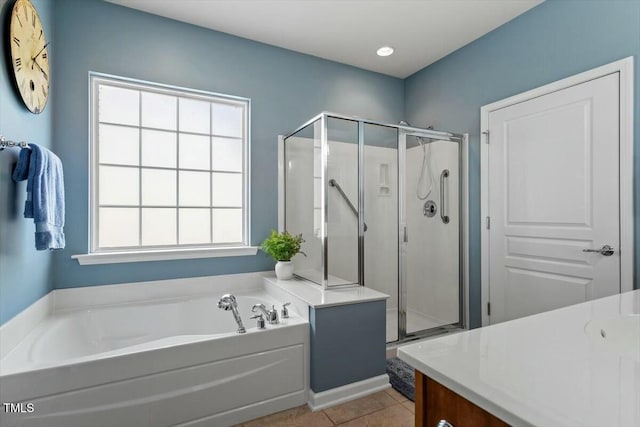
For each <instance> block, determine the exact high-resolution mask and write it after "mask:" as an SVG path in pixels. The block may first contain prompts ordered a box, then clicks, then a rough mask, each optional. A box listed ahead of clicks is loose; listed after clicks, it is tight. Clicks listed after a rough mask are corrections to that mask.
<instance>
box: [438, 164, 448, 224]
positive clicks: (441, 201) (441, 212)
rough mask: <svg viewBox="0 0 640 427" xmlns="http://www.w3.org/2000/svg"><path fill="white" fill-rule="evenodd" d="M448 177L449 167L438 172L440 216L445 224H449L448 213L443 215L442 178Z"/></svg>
mask: <svg viewBox="0 0 640 427" xmlns="http://www.w3.org/2000/svg"><path fill="white" fill-rule="evenodd" d="M445 178H449V169H444V170H443V171H442V173H441V174H440V218H442V222H444V223H445V224H449V215H445V214H444V212H445V210H444V208H445V204H444V201H445V200H444V179H445Z"/></svg>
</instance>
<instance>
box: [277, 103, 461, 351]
mask: <svg viewBox="0 0 640 427" xmlns="http://www.w3.org/2000/svg"><path fill="white" fill-rule="evenodd" d="M330 118H334V119H341V120H347V121H351V122H354V123H356V124H357V128H358V203H357V208H358V282H359V283H358V284H359V285H360V286H365V282H366V278H365V265H364V263H365V260H364V238H365V231H364V228H365V221H364V217H365V212H364V204H365V194H364V193H365V191H364V185H365V183H364V147H365V137H364V127H365V125H375V126H381V127H388V128H392V129H396V131H397V141H396V142H397V147H398V168H397V172H398V261H397V262H398V286H397V291H398V310H397V315H398V339H397V340H395V341H391V342H389V343H400V342H403V341H410V340H414V339H418V338H421V337H425V336H429V335H433V334H436V333H439V332H441V331H443V330H448V329H456V328H466V324H467V321H468V319H467V310H466V306H467V305H468V303H467V299H468V295H467V294H466V290H467V286H466V278H467V275H468V268H467V264H466V254H465V253H466V251H467V241H466V239H467V233H466V231H467V215H466V206H467V205H466V200H465V199H464V198H465V197H467V194H466V188H467V183H466V180H467V179H468V178H467V168H466V167H467V163H466V156H467V154H466V153H467V150H468V135H467V134H457V133H451V132H442V131H437V130H433V129H425V128H418V127H413V126H408V125H399V124H390V123H383V122H379V121H376V120H369V119H363V118H360V117H353V116H348V115H344V114H339V113H332V112H328V111H323V112H321V113H320V114H318V115H316V116H314V117H312V118H311V119H309V120H307V121H306V122H305V123H303V124H302V125H300V126H299V127H298V128H296V129H295V130H294V131H292V132H289V133H288V134H287V135H285V136H284V137H283V138H282V140H283V144H284V146H283V156H284V164H285V165H286V140H287V138H289V137H291V136H294V135H295V134H296V133H298V132H299V131H301V130H303V129H304V128H306V127H307V126H309V125H311V124H314V123H316V122H317V123H318V124H319V127H320V152H321V163H320V171H321V201H320V204H321V206H322V210H321V220H320V222H321V224H322V227H321V237H320V240H321V246H322V249H321V254H322V269H323V271H322V273H323V280H322V282H323V283H322V284H320V286H322V287H323V288H324V289H334V288H342V287H345V286H354V284H347V285H329V265H328V258H329V256H328V255H329V253H328V243H329V242H328V228H329V222H328V215H327V214H328V209H329V206H328V192H329V179H328V150H327V147H328V121H329V119H330ZM407 136H419V137H423V138H430V139H436V140H443V141H448V142H451V143H457V144H458V175H459V179H458V200H459V202H458V218H459V220H458V226H459V232H458V254H459V255H458V260H459V261H458V276H459V280H458V286H459V288H458V295H459V297H458V322H455V323H451V324H447V325H443V326H438V327H435V328H430V329H425V330H420V331H416V332H412V333H407V328H406V321H407V282H406V281H407V277H406V276H407V273H406V268H407V260H406V258H407V256H406V242H405V237H406V176H405V175H406V143H407ZM283 178H284V179H283V181H284V182H283V206H282V207H283V211H284V216H283V226H284V227H285V228H286V185H287V179H286V167H285V168H284V177H283ZM296 276H297V275H296ZM297 277H300V276H297ZM301 278H302V279H305V278H304V277H301ZM305 280H308V279H305Z"/></svg>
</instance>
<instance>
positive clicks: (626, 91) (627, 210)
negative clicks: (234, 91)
mask: <svg viewBox="0 0 640 427" xmlns="http://www.w3.org/2000/svg"><path fill="white" fill-rule="evenodd" d="M612 73H620V291H621V292H627V291H631V290H633V277H634V266H633V264H634V258H633V252H634V247H633V241H634V234H633V121H634V117H633V78H634V75H633V56H629V57H627V58H624V59H621V60H619V61H615V62H612V63H610V64H606V65H603V66H601V67H597V68H594V69H592V70H589V71H585V72H583V73H580V74H576V75H574V76H571V77H567V78H565V79H562V80H558V81H556V82H553V83H549V84H547V85H544V86H540V87H538V88H535V89H532V90H529V91H527V92H523V93H520V94H518V95H515V96H512V97H509V98H505V99H502V100H500V101H496V102H494V103H491V104H488V105H484V106H482V107H481V108H480V131H481V132H484V131H486V130H488V128H489V114H490V113H491V112H492V111H496V110H499V109H501V108H505V107H509V106H511V105H514V104H518V103H521V102H525V101H528V100H530V99H533V98H537V97H540V96H543V95H546V94H549V93H552V92H557V91H559V90H562V89H566V88H568V87H571V86H575V85H578V84H581V83H584V82H587V81H590V80H594V79H597V78H600V77H603V76H606V75H609V74H612ZM481 135H482V133H481ZM484 142H485V141H481V142H480V171H481V177H480V183H481V184H480V188H481V190H480V191H481V192H480V194H481V196H480V218H481V221H482V225H481V227H480V229H481V257H482V286H481V311H482V325H483V326H485V325H488V324H489V316H488V315H487V310H486V306H487V303H488V302H489V267H488V266H489V234H488V232H487V228H486V226H485V223H484V221H485V218H486V217H487V216H488V215H489V199H488V196H489V187H488V186H489V182H488V181H489V147H488V145H487V144H485V143H484Z"/></svg>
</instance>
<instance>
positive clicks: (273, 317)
mask: <svg viewBox="0 0 640 427" xmlns="http://www.w3.org/2000/svg"><path fill="white" fill-rule="evenodd" d="M278 323H280V321H279V320H278V310H277V309H276V306H275V305H272V306H271V310H269V324H270V325H277V324H278Z"/></svg>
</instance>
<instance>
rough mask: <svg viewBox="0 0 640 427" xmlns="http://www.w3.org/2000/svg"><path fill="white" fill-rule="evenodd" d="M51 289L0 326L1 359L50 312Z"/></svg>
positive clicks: (51, 302)
mask: <svg viewBox="0 0 640 427" xmlns="http://www.w3.org/2000/svg"><path fill="white" fill-rule="evenodd" d="M52 306H53V291H52V292H49V293H48V294H47V295H45V296H43V297H42V298H40V299H39V300H38V301H36V302H34V303H33V304H31V305H30V306H29V307H27V308H26V309H24V310H23V311H21V312H20V313H18V314H17V315H15V316H14V317H13V318H11V319H9V320H8V321H7V322H5V323H4V324H3V325H2V326H0V359H3V358H4V357H5V356H6V355H7V354H8V353H9V352H10V351H11V350H13V349H14V347H15V346H17V345H18V343H19V342H20V341H22V339H23V338H24V337H25V336H27V335H28V334H29V332H31V331H32V330H33V328H35V327H36V326H37V325H38V323H40V322H42V321H43V320H44V319H45V318H46V317H47V316H48V315H49V313H50V312H51V310H52Z"/></svg>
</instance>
